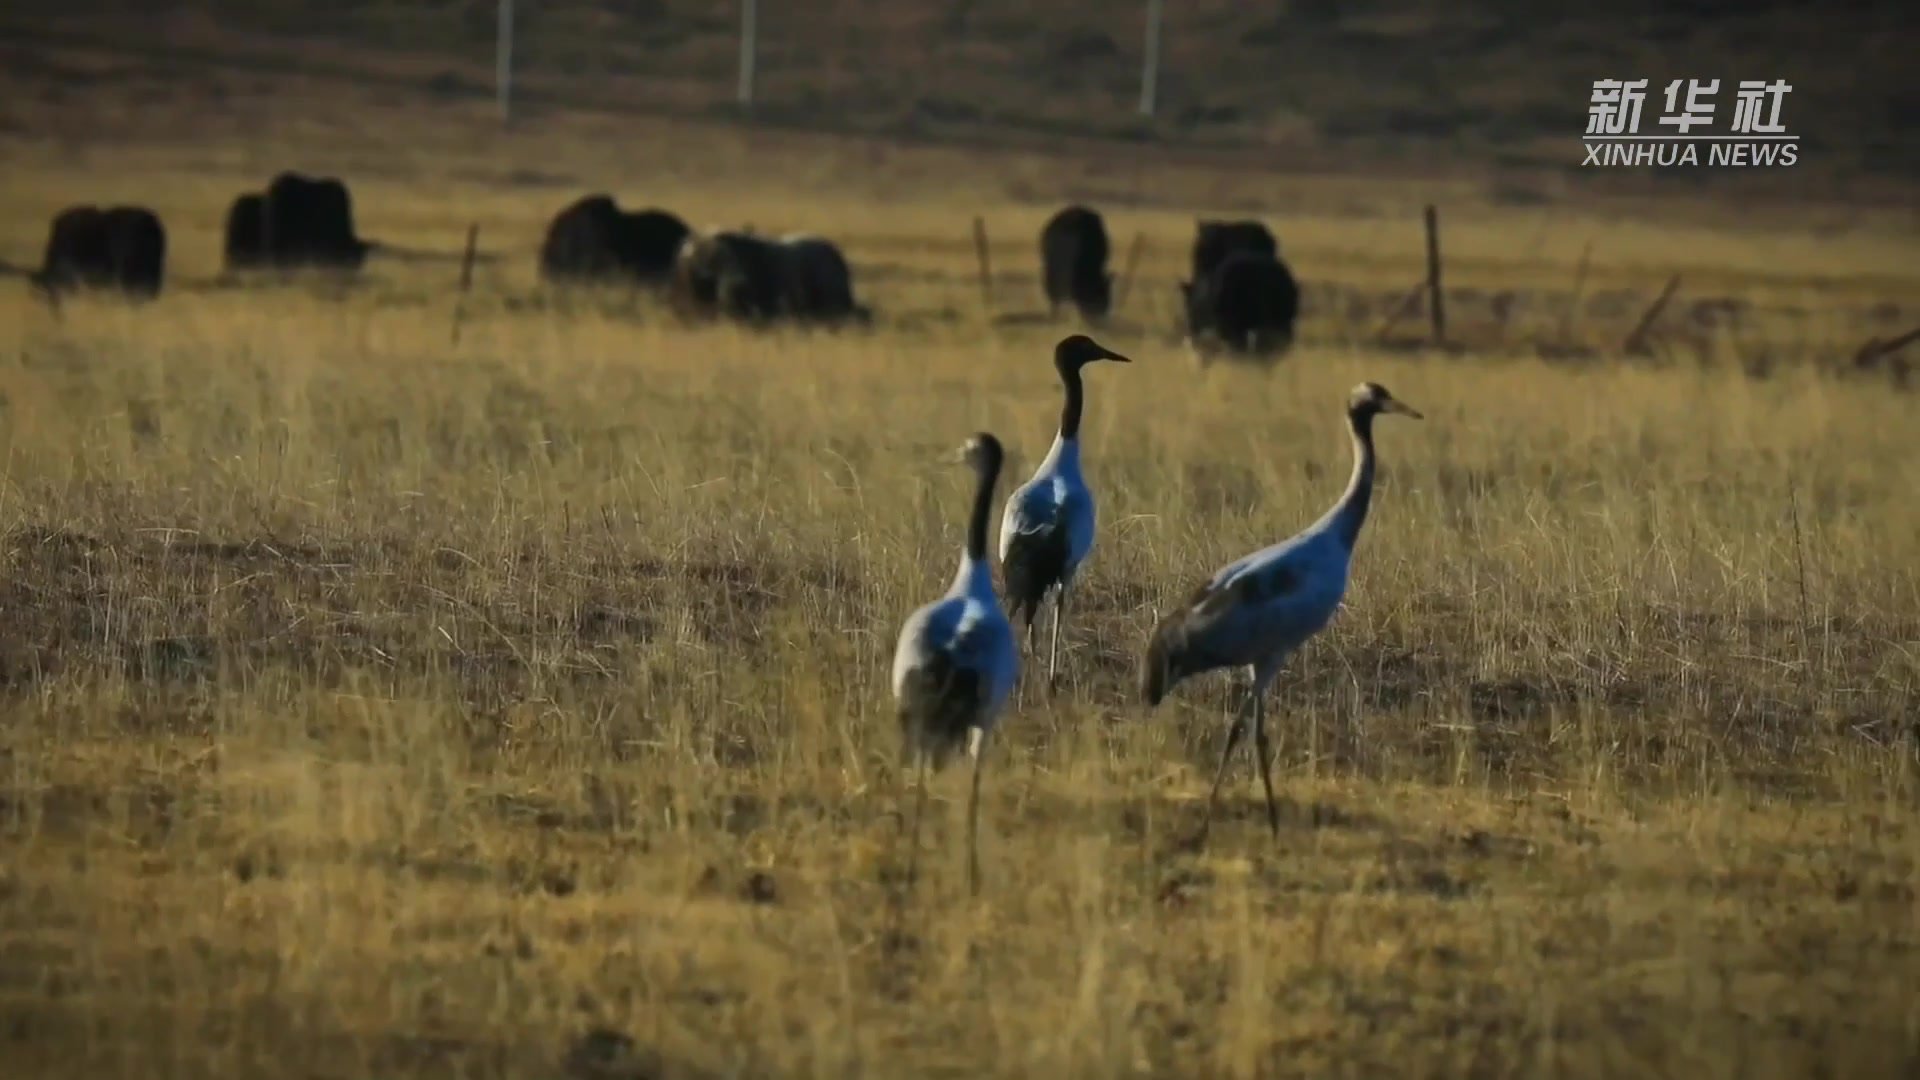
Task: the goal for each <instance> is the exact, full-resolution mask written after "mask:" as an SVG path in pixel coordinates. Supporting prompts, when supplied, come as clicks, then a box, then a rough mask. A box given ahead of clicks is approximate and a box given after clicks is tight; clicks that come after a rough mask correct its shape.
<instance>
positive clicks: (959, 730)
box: [893, 432, 1020, 893]
mask: <svg viewBox="0 0 1920 1080" xmlns="http://www.w3.org/2000/svg"><path fill="white" fill-rule="evenodd" d="M961 456H962V457H963V458H964V459H965V461H966V462H967V464H968V465H970V466H972V467H973V471H974V475H975V479H976V486H975V488H974V494H973V511H972V514H971V516H970V517H969V518H968V519H967V546H966V550H965V551H963V552H962V553H961V555H960V571H959V573H957V574H955V575H954V578H953V585H952V587H951V588H949V589H948V590H947V594H946V595H945V596H943V597H941V598H940V599H938V600H936V601H934V602H933V603H931V604H928V605H926V606H924V607H922V608H920V609H919V610H917V611H915V612H914V613H913V614H912V615H909V616H908V617H907V622H906V625H905V626H904V627H902V628H901V631H900V643H899V645H898V646H897V647H896V648H895V650H894V654H893V694H894V698H895V699H896V700H897V701H898V702H899V709H900V734H901V740H902V746H901V749H902V757H903V760H904V764H906V765H907V766H908V767H909V768H913V767H917V768H918V770H919V773H920V794H919V798H918V800H917V801H916V802H915V804H914V813H913V840H912V851H913V855H914V858H915V859H916V860H917V859H918V857H919V851H920V814H921V811H922V810H923V809H924V808H925V806H926V801H927V779H928V775H929V773H930V772H931V771H932V770H935V769H939V768H941V767H942V766H944V765H945V764H946V762H947V761H948V759H950V758H951V757H952V756H953V754H954V753H955V751H957V750H959V749H960V747H961V746H962V745H964V746H965V747H966V752H967V756H968V757H970V758H972V759H973V787H972V791H971V794H969V795H968V797H967V881H968V885H969V887H970V888H972V889H973V891H975V892H976V893H977V892H978V891H979V889H980V854H979V819H980V758H981V755H982V754H983V753H984V751H985V749H986V742H987V736H988V735H989V734H991V733H992V731H993V726H994V722H995V721H996V720H997V719H998V718H999V715H1000V711H1001V709H1003V708H1004V707H1005V706H1006V703H1007V697H1008V696H1009V695H1010V694H1011V693H1012V692H1013V683H1014V680H1015V678H1016V677H1017V676H1018V674H1019V668H1020V658H1019V653H1018V650H1017V649H1016V648H1015V647H1014V643H1013V627H1012V625H1011V624H1010V623H1008V622H1007V617H1006V615H1005V614H1004V613H1003V612H1002V611H1001V610H1000V601H999V598H998V597H996V596H995V595H994V592H993V569H992V566H991V565H990V564H989V563H988V562H987V515H988V514H989V513H990V512H991V508H992V505H993V489H994V485H995V483H996V482H998V480H999V478H1000V464H1001V461H1002V460H1003V459H1004V456H1005V455H1004V453H1003V452H1002V450H1001V448H1000V441H999V440H998V439H996V438H994V437H993V436H992V435H989V434H987V433H986V432H981V433H979V434H977V435H975V436H973V438H971V439H969V440H967V444H966V446H965V447H963V448H962V450H961Z"/></svg>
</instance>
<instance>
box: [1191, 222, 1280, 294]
mask: <svg viewBox="0 0 1920 1080" xmlns="http://www.w3.org/2000/svg"><path fill="white" fill-rule="evenodd" d="M1237 252H1246V253H1247V254H1249V255H1264V256H1266V257H1267V258H1269V259H1277V258H1279V257H1280V245H1279V243H1278V242H1276V241H1275V240H1274V238H1273V233H1272V232H1270V231H1268V229H1267V227H1266V226H1265V225H1262V224H1260V223H1259V222H1257V221H1208V220H1201V221H1199V222H1197V223H1196V225H1195V227H1194V236H1193V274H1192V276H1191V277H1190V278H1188V284H1198V283H1199V282H1201V281H1204V280H1205V279H1206V278H1207V276H1208V275H1210V274H1212V273H1213V272H1214V270H1216V269H1218V268H1219V266H1220V264H1221V263H1223V262H1226V261H1227V256H1229V255H1233V254H1235V253H1237Z"/></svg>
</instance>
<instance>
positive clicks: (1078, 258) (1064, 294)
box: [1040, 206, 1113, 320]
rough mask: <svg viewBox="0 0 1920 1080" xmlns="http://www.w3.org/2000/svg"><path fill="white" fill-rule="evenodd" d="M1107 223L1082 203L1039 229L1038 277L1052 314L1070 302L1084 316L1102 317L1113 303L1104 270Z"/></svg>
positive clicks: (1107, 275)
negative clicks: (1042, 284)
mask: <svg viewBox="0 0 1920 1080" xmlns="http://www.w3.org/2000/svg"><path fill="white" fill-rule="evenodd" d="M1108 251H1109V249H1108V244H1107V226H1106V223H1105V222H1104V221H1102V220H1101V219H1100V215H1099V214H1098V213H1096V212H1095V211H1093V210H1090V209H1088V208H1087V207H1084V206H1069V207H1067V208H1066V209H1064V210H1061V211H1060V212H1059V213H1057V214H1055V215H1053V217H1051V218H1049V219H1048V220H1047V224H1046V227H1044V228H1042V229H1041V230H1040V266H1041V277H1042V281H1043V283H1044V285H1045V286H1046V291H1047V305H1048V307H1049V309H1050V310H1051V312H1052V314H1053V316H1054V317H1055V318H1058V317H1059V315H1060V305H1061V304H1072V305H1073V306H1074V307H1076V308H1078V309H1079V311H1080V316H1081V317H1082V318H1084V319H1089V320H1096V319H1102V318H1105V317H1106V315H1107V312H1108V310H1109V309H1110V308H1111V307H1112V306H1113V275H1112V274H1110V273H1108V272H1107V256H1108Z"/></svg>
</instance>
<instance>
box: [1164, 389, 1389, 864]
mask: <svg viewBox="0 0 1920 1080" xmlns="http://www.w3.org/2000/svg"><path fill="white" fill-rule="evenodd" d="M1381 413H1398V414H1400V415H1402V416H1410V417H1413V418H1414V419H1416V420H1417V419H1419V418H1420V414H1419V413H1417V412H1415V411H1414V410H1413V409H1412V408H1410V407H1408V406H1407V405H1404V404H1402V403H1401V402H1400V401H1399V400H1398V399H1396V398H1395V397H1394V396H1393V395H1392V394H1390V393H1388V392H1387V388H1386V387H1384V386H1381V385H1379V384H1378V383H1361V384H1360V385H1359V386H1356V387H1354V388H1353V393H1352V394H1351V395H1350V396H1349V398H1348V401H1347V423H1348V426H1349V428H1350V429H1351V431H1352V435H1353V458H1354V460H1353V478H1352V480H1350V481H1349V482H1348V483H1347V490H1346V493H1345V494H1344V495H1342V496H1341V497H1340V501H1339V502H1337V503H1335V504H1334V505H1333V508H1332V509H1330V510H1328V511H1327V512H1326V514H1325V515H1323V516H1322V517H1321V518H1320V520H1319V521H1316V522H1314V523H1313V524H1312V525H1311V526H1309V527H1308V528H1307V529H1306V530H1304V531H1303V532H1301V533H1299V534H1298V535H1296V536H1294V537H1293V538H1292V539H1290V540H1285V541H1282V542H1281V543H1278V544H1275V545H1273V546H1271V547H1267V548H1263V549H1261V550H1259V551H1256V552H1254V553H1253V554H1251V555H1248V556H1246V557H1245V558H1243V559H1240V560H1239V561H1237V562H1234V563H1230V564H1229V565H1227V566H1226V567H1224V568H1222V569H1221V570H1220V571H1219V572H1218V573H1216V574H1214V575H1213V578H1212V579H1211V580H1209V581H1208V582H1207V583H1206V584H1205V585H1202V586H1201V587H1200V588H1199V590H1197V591H1196V592H1194V594H1193V595H1192V596H1190V597H1188V598H1187V601H1186V602H1185V603H1184V604H1182V605H1181V606H1180V607H1179V608H1177V609H1176V610H1174V611H1173V612H1171V613H1170V614H1168V615H1167V616H1166V617H1165V618H1163V619H1161V620H1160V622H1159V625H1157V626H1155V627H1154V629H1153V637H1152V639H1151V640H1150V641H1149V642H1148V645H1147V654H1146V658H1145V662H1144V664H1143V665H1142V670H1141V680H1140V692H1141V695H1142V696H1143V697H1145V698H1146V702H1147V706H1148V707H1149V708H1151V707H1153V706H1156V705H1158V704H1160V701H1161V699H1162V698H1164V697H1166V695H1167V694H1168V693H1169V692H1170V691H1171V690H1172V689H1173V688H1174V686H1175V685H1176V684H1178V683H1179V682H1180V680H1182V679H1185V678H1188V677H1190V676H1194V675H1199V674H1202V673H1204V672H1208V671H1213V670H1215V669H1218V668H1232V667H1250V668H1252V669H1253V684H1252V687H1251V689H1250V690H1249V692H1248V694H1247V701H1246V704H1245V705H1244V706H1243V707H1242V708H1241V709H1240V711H1238V712H1236V713H1235V714H1234V719H1233V726H1232V727H1231V728H1229V729H1228V731H1227V745H1226V748H1225V749H1224V750H1222V751H1221V753H1220V767H1219V768H1218V769H1217V770H1215V772H1214V775H1213V788H1212V790H1211V791H1209V792H1208V794H1207V814H1206V818H1205V819H1204V820H1203V821H1202V823H1201V826H1200V836H1201V837H1202V838H1204V837H1205V836H1206V834H1207V829H1208V828H1209V827H1210V826H1211V825H1212V823H1213V806H1214V801H1215V800H1216V799H1217V798H1218V797H1219V795H1220V781H1221V780H1222V779H1223V778H1224V777H1225V776H1226V774H1227V761H1228V759H1229V758H1230V757H1231V756H1232V754H1233V748H1234V746H1235V745H1236V744H1238V743H1239V741H1240V736H1241V735H1242V733H1243V732H1244V731H1245V730H1246V725H1247V718H1248V715H1249V714H1251V715H1252V718H1253V750H1254V760H1255V761H1256V762H1257V763H1258V765H1259V767H1260V784H1261V786H1262V787H1263V788H1265V789H1266V795H1267V824H1268V825H1269V826H1271V827H1272V829H1273V832H1274V835H1276V836H1278V835H1279V833H1280V811H1279V808H1278V807H1277V806H1276V805H1275V803H1274V798H1273V777H1272V774H1271V772H1270V771H1269V769H1270V763H1269V756H1270V755H1269V753H1268V749H1267V729H1266V708H1265V706H1264V705H1263V704H1262V699H1263V698H1264V697H1265V695H1266V690H1267V686H1268V685H1269V684H1270V683H1272V682H1273V678H1274V676H1275V675H1277V674H1279V672H1280V668H1281V665H1283V664H1285V663H1286V660H1287V657H1288V656H1289V655H1291V654H1292V653H1293V651H1294V650H1295V649H1297V648H1299V647H1300V646H1301V645H1302V644H1304V643H1305V642H1306V640H1307V639H1308V638H1310V637H1312V636H1313V635H1314V634H1317V633H1319V632H1320V630H1321V628H1323V627H1325V626H1326V625H1327V623H1328V621H1330V620H1331V619H1332V618H1333V613H1334V611H1335V610H1336V609H1337V608H1338V607H1339V606H1340V600H1341V598H1342V597H1343V596H1344V595H1345V593H1346V589H1347V570H1348V566H1349V565H1350V563H1351V562H1352V559H1353V547H1354V543H1355V542H1356V541H1357V540H1358V539H1359V538H1360V526H1361V525H1363V524H1365V523H1366V520H1367V507H1368V505H1369V504H1370V503H1371V502H1372V499H1373V471H1374V452H1373V419H1374V417H1376V416H1378V415H1380V414H1381Z"/></svg>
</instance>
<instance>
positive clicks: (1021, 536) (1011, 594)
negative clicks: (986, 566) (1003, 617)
mask: <svg viewBox="0 0 1920 1080" xmlns="http://www.w3.org/2000/svg"><path fill="white" fill-rule="evenodd" d="M1067 553H1068V552H1067V536H1066V530H1064V529H1046V530H1042V531H1038V532H1023V533H1016V534H1015V535H1014V538H1013V541H1012V542H1011V543H1010V544H1008V546H1007V554H1006V558H1004V559H1002V560H1001V564H1000V565H1001V570H1002V571H1003V572H1004V573H1005V575H1006V581H1007V608H1008V613H1009V614H1010V615H1012V616H1013V617H1014V618H1016V619H1020V620H1022V621H1023V622H1024V623H1025V624H1026V625H1027V626H1029V627H1030V626H1032V625H1033V620H1034V619H1036V618H1039V616H1040V603H1041V601H1043V600H1045V599H1046V596H1047V591H1048V590H1049V589H1052V588H1053V587H1054V586H1056V585H1058V584H1060V582H1061V579H1062V578H1064V577H1065V576H1066V569H1067Z"/></svg>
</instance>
